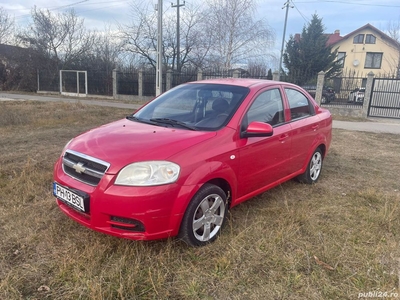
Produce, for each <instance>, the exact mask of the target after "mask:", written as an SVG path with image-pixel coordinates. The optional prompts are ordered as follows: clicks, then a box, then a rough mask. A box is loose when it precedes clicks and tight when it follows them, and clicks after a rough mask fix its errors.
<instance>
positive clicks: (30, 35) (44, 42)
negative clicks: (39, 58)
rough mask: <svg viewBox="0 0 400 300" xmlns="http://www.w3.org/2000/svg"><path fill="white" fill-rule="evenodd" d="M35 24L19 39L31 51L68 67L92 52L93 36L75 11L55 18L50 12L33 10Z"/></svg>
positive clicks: (57, 15)
mask: <svg viewBox="0 0 400 300" xmlns="http://www.w3.org/2000/svg"><path fill="white" fill-rule="evenodd" d="M31 14H32V19H33V24H32V25H31V26H30V27H29V28H28V29H27V30H25V32H23V33H22V34H20V35H19V37H20V39H21V41H22V42H23V43H24V44H25V45H26V46H28V47H30V48H32V49H35V50H36V51H38V52H40V53H42V54H43V55H44V56H45V57H47V58H49V59H52V60H54V61H56V62H57V64H58V67H60V68H64V67H65V66H68V64H70V63H71V62H72V61H73V60H74V59H77V58H78V57H80V56H82V55H84V54H85V53H87V52H89V51H90V50H91V47H92V46H93V43H94V35H93V34H92V33H91V32H88V31H87V30H86V29H85V27H84V20H83V19H81V18H79V17H78V16H77V15H76V13H75V11H74V10H69V11H67V12H64V13H57V14H53V13H51V12H50V11H49V10H41V9H37V8H36V7H34V8H33V9H32V13H31Z"/></svg>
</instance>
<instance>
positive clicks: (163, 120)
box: [150, 118, 197, 130]
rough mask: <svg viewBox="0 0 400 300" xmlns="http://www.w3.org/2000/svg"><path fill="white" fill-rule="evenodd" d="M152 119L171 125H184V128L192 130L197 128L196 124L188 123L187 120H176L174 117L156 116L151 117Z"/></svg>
mask: <svg viewBox="0 0 400 300" xmlns="http://www.w3.org/2000/svg"><path fill="white" fill-rule="evenodd" d="M150 121H152V122H157V123H163V124H169V125H179V126H182V127H184V128H187V129H190V130H197V128H196V127H194V126H191V125H188V124H186V123H185V122H181V121H178V120H174V119H168V118H155V119H150Z"/></svg>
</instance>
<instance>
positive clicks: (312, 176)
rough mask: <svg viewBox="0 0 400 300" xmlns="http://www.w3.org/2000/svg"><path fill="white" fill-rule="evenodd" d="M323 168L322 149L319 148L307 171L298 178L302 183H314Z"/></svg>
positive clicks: (312, 157)
mask: <svg viewBox="0 0 400 300" xmlns="http://www.w3.org/2000/svg"><path fill="white" fill-rule="evenodd" d="M321 170H322V151H321V149H320V148H317V149H316V150H315V151H314V153H313V155H312V156H311V159H310V161H309V163H308V165H307V169H306V171H305V172H304V173H303V174H301V175H299V176H298V177H297V179H298V180H299V181H300V182H302V183H308V184H312V183H315V182H317V180H318V178H319V175H320V174H321Z"/></svg>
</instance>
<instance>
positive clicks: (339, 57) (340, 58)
mask: <svg viewBox="0 0 400 300" xmlns="http://www.w3.org/2000/svg"><path fill="white" fill-rule="evenodd" d="M345 58H346V52H338V54H337V60H338V63H339V64H340V66H341V67H342V68H343V67H344V59H345Z"/></svg>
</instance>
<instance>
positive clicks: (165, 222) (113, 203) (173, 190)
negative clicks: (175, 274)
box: [54, 161, 194, 240]
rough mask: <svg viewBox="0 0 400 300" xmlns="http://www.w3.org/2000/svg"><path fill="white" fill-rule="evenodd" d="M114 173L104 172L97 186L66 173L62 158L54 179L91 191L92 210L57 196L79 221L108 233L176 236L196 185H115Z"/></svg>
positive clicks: (135, 237)
mask: <svg viewBox="0 0 400 300" xmlns="http://www.w3.org/2000/svg"><path fill="white" fill-rule="evenodd" d="M114 179H115V175H110V174H105V175H104V176H103V178H102V179H101V181H100V182H99V184H98V185H97V186H95V187H94V186H89V185H87V184H85V183H82V182H79V181H77V180H75V179H73V178H72V177H70V176H68V175H66V174H65V173H64V172H63V170H62V167H61V163H60V161H58V162H57V163H56V165H55V169H54V180H55V181H56V182H57V183H58V184H60V185H62V186H64V187H67V188H70V189H75V190H79V191H82V192H84V193H86V194H87V195H89V201H90V211H89V212H88V213H83V212H79V211H77V210H75V209H74V208H72V207H70V206H68V205H67V204H66V203H64V202H62V201H61V200H59V199H57V204H58V206H59V207H60V209H61V210H62V211H63V212H64V213H65V214H66V215H68V216H69V217H70V218H72V219H74V220H75V221H77V222H79V223H80V224H82V225H84V226H86V227H88V228H90V229H93V230H96V231H99V232H103V233H106V234H109V235H113V236H117V237H121V238H127V239H132V240H153V239H161V238H168V237H171V236H175V235H177V234H178V232H179V226H180V223H181V220H182V217H183V214H184V212H185V209H186V205H187V203H188V201H189V199H190V193H191V190H193V188H194V187H190V186H180V185H178V184H177V183H175V184H168V185H160V186H152V187H128V186H117V185H113V182H114Z"/></svg>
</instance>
